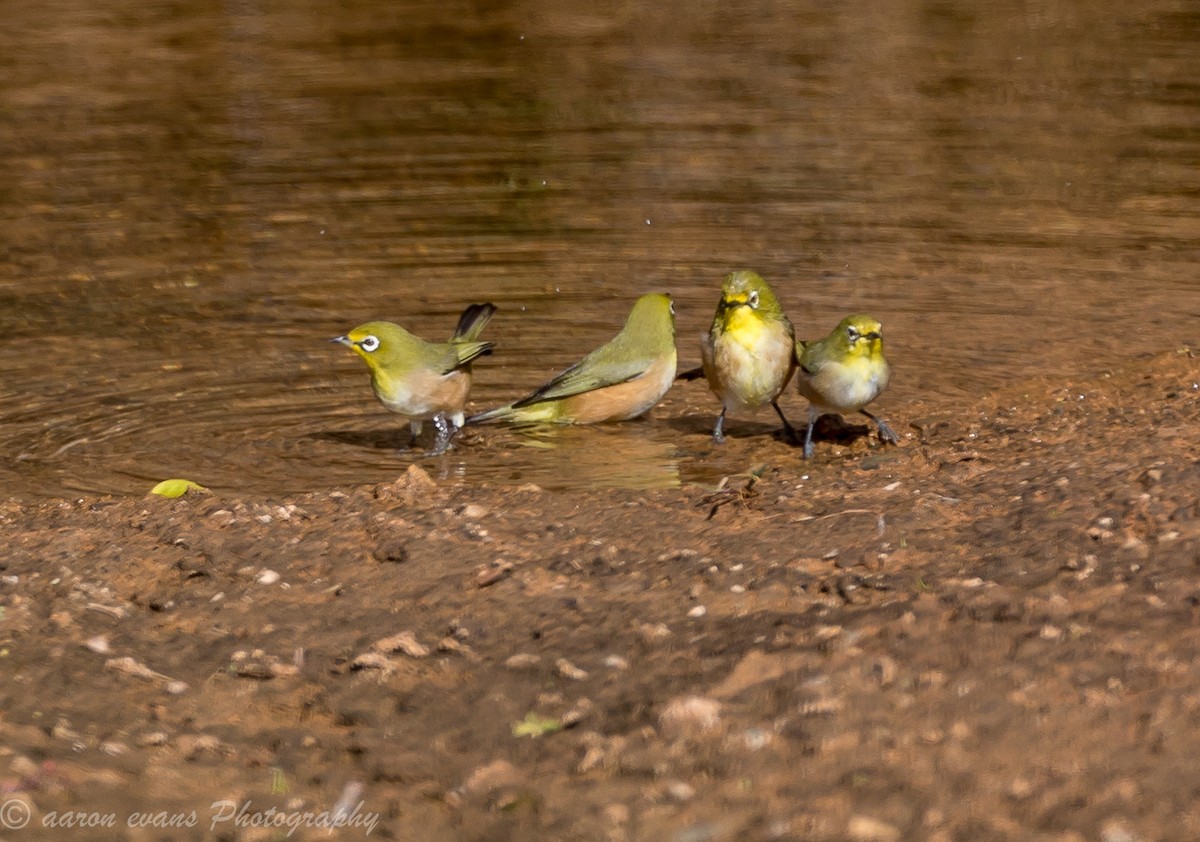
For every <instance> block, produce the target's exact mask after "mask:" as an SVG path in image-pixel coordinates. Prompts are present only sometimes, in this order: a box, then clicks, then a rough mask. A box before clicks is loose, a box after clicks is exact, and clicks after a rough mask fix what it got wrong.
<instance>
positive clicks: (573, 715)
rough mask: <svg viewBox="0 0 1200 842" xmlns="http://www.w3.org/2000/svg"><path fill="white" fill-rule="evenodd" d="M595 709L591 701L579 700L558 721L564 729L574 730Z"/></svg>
mask: <svg viewBox="0 0 1200 842" xmlns="http://www.w3.org/2000/svg"><path fill="white" fill-rule="evenodd" d="M594 709H595V705H593V704H592V700H591V699H580V700H579V701H577V702H576V703H575V704H574V706H572V708H571V709H570V710H568V711H567V712H566V713H564V714H563V715H562V717H561V718H560V719H559V721H560V722H561V723H562V727H564V728H574V727H575V726H576V725H578V724H579V723H580V722H582V721H583V720H584V719H586V718H587V717H588V716H589V715H590V714H591V712H592V711H593V710H594Z"/></svg>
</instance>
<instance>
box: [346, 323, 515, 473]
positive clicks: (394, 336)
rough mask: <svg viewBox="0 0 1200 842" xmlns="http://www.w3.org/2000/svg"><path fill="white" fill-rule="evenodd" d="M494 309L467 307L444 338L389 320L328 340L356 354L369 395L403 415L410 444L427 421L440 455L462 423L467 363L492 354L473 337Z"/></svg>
mask: <svg viewBox="0 0 1200 842" xmlns="http://www.w3.org/2000/svg"><path fill="white" fill-rule="evenodd" d="M495 312H496V307H495V305H493V304H472V305H471V306H469V307H467V309H466V310H464V311H463V313H462V316H461V317H460V318H459V320H458V327H457V328H455V331H454V335H453V336H451V337H450V341H449V342H426V341H425V340H423V339H421V338H420V337H418V336H414V335H413V334H411V333H409V332H408V331H407V330H405V329H404V328H402V327H400V325H397V324H393V323H391V322H367V323H366V324H361V325H359V326H358V327H356V328H354V329H353V330H351V331H350V332H349V333H347V334H345V335H344V336H338V337H335V338H333V339H331V340H329V341H330V342H338V343H340V344H342V345H345V346H346V347H348V348H350V350H352V351H354V353H356V354H358V356H360V357H361V358H362V360H363V362H365V363H366V364H367V368H368V369H369V370H370V372H371V386H372V387H373V388H374V390H375V396H376V397H377V398H379V401H380V403H382V404H383V405H384V406H386V407H387V408H388V409H390V410H391V411H392V412H395V413H398V414H399V415H403V416H404V417H405V418H407V419H408V425H409V429H410V430H411V432H412V439H413V441H414V442H415V441H416V438H417V436H419V435H420V434H421V429H422V426H423V422H424V421H430V420H431V421H433V424H434V426H435V427H436V428H437V439H436V441H435V442H434V446H433V450H432V451H431V454H432V455H440V454H442V453H445V452H446V448H447V447H449V446H450V439H451V438H453V437H454V434H455V433H456V432H458V430H459V428H460V427H462V425H463V420H464V419H463V415H464V407H465V405H466V401H467V393H468V392H469V391H470V389H471V361H472V360H474V359H475V358H476V357H478V356H480V355H482V354H490V353H491V352H492V347H493V346H492V343H490V342H481V341H479V334H480V332H482V331H483V329H484V327H486V326H487V323H488V322H489V321H491V318H492V316H493V315H494V314H495Z"/></svg>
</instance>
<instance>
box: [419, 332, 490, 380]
mask: <svg viewBox="0 0 1200 842" xmlns="http://www.w3.org/2000/svg"><path fill="white" fill-rule="evenodd" d="M430 344H431V345H432V344H434V343H430ZM437 347H438V350H439V352H440V356H439V357H438V360H439V362H438V365H437V368H438V370H440V371H441V373H442V374H449V373H450V372H452V371H457V370H458V369H460V368H462V367H463V366H465V365H467V363H469V362H471V360H473V359H475V358H476V357H480V356H483V355H484V354H490V353H492V348H494V347H495V346H494V345H492V343H491V342H464V341H462V340H457V341H454V342H446V343H438V344H437Z"/></svg>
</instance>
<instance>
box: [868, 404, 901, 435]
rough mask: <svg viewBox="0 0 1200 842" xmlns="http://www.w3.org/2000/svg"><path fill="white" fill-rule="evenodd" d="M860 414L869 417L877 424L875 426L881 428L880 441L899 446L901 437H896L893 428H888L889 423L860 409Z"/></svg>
mask: <svg viewBox="0 0 1200 842" xmlns="http://www.w3.org/2000/svg"><path fill="white" fill-rule="evenodd" d="M859 412H861V413H862V414H863V415H865V416H867V417H868V418H870V419H871V420H872V421H874V422H875V426H876V427H878V428H879V439H880V441H886V442H888V443H889V444H899V443H900V437H899V436H898V435H896V431H895V430H893V429H892V428H891V427H889V426H888V423H887V422H886V421H884V420H883V419H882V418H880V417H879V416H877V415H872V414H871V413H869V412H867V411H866V410H865V409H860V410H859Z"/></svg>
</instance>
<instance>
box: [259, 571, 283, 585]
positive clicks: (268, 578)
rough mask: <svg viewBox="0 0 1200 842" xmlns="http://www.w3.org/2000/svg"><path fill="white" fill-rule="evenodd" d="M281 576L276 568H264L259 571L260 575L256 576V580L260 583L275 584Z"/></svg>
mask: <svg viewBox="0 0 1200 842" xmlns="http://www.w3.org/2000/svg"><path fill="white" fill-rule="evenodd" d="M280 578H281V577H280V575H279V574H278V573H276V572H275V571H274V570H262V571H260V572H259V574H258V576H256V577H255V581H256V582H258V583H259V584H260V585H273V584H275V583H276V582H278V581H279V580H280Z"/></svg>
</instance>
